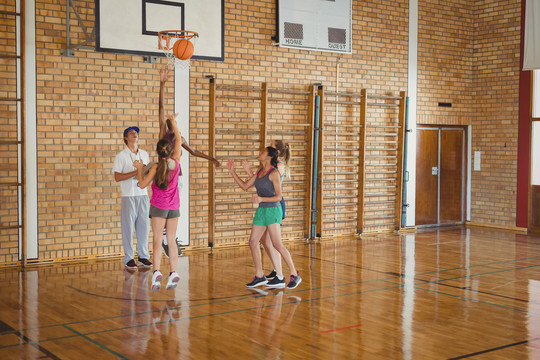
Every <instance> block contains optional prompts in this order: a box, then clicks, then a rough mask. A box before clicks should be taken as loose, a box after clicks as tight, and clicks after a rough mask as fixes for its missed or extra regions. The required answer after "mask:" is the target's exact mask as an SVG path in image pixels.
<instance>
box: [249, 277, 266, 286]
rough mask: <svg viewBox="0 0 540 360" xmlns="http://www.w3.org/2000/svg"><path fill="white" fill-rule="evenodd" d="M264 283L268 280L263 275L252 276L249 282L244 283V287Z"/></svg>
mask: <svg viewBox="0 0 540 360" xmlns="http://www.w3.org/2000/svg"><path fill="white" fill-rule="evenodd" d="M266 283H268V280H266V276H264V275H263V276H262V277H260V278H258V277H256V276H254V277H253V279H251V282H249V283H247V284H246V287H248V288H254V287H256V286H261V285H265V284H266Z"/></svg>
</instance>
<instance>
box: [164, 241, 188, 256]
mask: <svg viewBox="0 0 540 360" xmlns="http://www.w3.org/2000/svg"><path fill="white" fill-rule="evenodd" d="M176 245H177V246H178V257H180V256H182V255H183V254H182V249H181V248H180V245H178V240H177V241H176ZM161 248H162V249H163V253H164V254H165V256H166V257H167V259H168V258H169V244H166V243H165V241H162V242H161Z"/></svg>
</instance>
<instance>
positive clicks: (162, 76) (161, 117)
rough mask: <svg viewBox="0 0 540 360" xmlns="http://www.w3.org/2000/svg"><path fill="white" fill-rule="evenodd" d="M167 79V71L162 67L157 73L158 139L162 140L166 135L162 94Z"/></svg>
mask: <svg viewBox="0 0 540 360" xmlns="http://www.w3.org/2000/svg"><path fill="white" fill-rule="evenodd" d="M167 79H169V69H167V67H164V68H163V69H161V70H160V71H159V138H160V139H163V137H164V136H165V134H166V133H167V122H166V121H165V105H164V92H165V83H166V82H167Z"/></svg>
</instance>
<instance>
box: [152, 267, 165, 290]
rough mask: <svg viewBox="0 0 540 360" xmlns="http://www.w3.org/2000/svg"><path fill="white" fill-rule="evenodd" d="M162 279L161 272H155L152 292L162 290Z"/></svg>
mask: <svg viewBox="0 0 540 360" xmlns="http://www.w3.org/2000/svg"><path fill="white" fill-rule="evenodd" d="M161 279H163V275H162V274H161V272H160V271H159V270H156V271H154V274H153V275H152V291H158V290H159V289H161V282H160V281H161Z"/></svg>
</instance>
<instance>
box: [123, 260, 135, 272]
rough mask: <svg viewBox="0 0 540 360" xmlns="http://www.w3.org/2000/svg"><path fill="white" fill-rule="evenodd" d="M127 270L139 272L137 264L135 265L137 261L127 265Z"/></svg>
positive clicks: (129, 262) (130, 261)
mask: <svg viewBox="0 0 540 360" xmlns="http://www.w3.org/2000/svg"><path fill="white" fill-rule="evenodd" d="M126 269H128V270H132V271H133V270H137V264H135V260H133V259H131V260H129V261H128V262H127V264H126Z"/></svg>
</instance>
